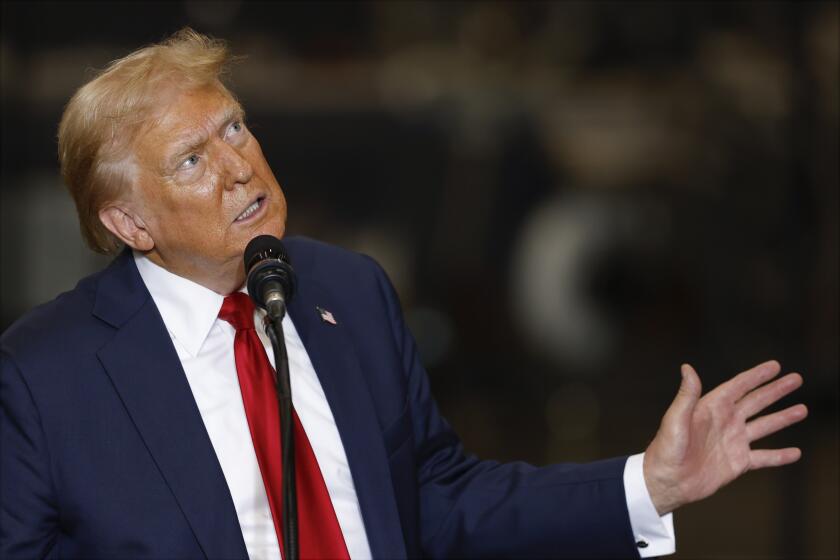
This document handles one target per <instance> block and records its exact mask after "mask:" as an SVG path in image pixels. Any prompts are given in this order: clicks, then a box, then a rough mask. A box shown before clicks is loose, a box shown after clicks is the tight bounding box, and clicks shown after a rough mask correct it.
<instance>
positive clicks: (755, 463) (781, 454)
mask: <svg viewBox="0 0 840 560" xmlns="http://www.w3.org/2000/svg"><path fill="white" fill-rule="evenodd" d="M800 457H802V451H800V450H799V448H798V447H786V448H784V449H754V450H753V451H750V470H755V469H763V468H766V467H781V466H783V465H789V464H790V463H795V462H796V461H798V460H799V458H800Z"/></svg>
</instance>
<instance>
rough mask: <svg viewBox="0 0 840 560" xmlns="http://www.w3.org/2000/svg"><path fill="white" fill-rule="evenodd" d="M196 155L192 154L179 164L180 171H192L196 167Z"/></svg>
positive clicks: (197, 158)
mask: <svg viewBox="0 0 840 560" xmlns="http://www.w3.org/2000/svg"><path fill="white" fill-rule="evenodd" d="M198 160H199V157H198V154H193V155H191V156H190V157H188V158H187V159H185V160H184V161H183V162H182V163H181V169H192V168H193V167H195V166H196V165H198Z"/></svg>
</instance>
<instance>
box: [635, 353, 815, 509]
mask: <svg viewBox="0 0 840 560" xmlns="http://www.w3.org/2000/svg"><path fill="white" fill-rule="evenodd" d="M780 371H781V366H780V365H779V363H778V362H776V361H770V362H765V363H763V364H760V365H757V366H755V367H754V368H752V369H749V370H747V371H745V372H743V373H740V374H738V375H736V376H735V377H733V378H732V379H730V380H729V381H727V382H726V383H723V384H721V385H720V386H718V387H717V388H715V389H714V390H712V391H711V392H709V393H707V394H706V395H705V396H704V397H702V398H701V397H700V394H701V384H700V377H698V375H697V372H696V371H694V368H692V367H691V366H690V365H688V364H684V365H683V366H682V368H681V372H682V383H681V384H680V388H679V391H678V393H677V397H676V398H675V399H674V402H673V403H672V404H671V406H670V408H668V411H667V412H666V413H665V416H664V417H663V419H662V423H661V425H660V426H659V431H658V432H657V433H656V437H655V438H654V439H653V441H652V442H651V443H650V445H649V446H648V448H647V450H646V451H645V459H644V476H645V483H646V484H647V488H648V492H649V493H650V496H651V499H652V501H653V505H654V506H655V507H656V510H657V512H659V515H664V514H666V513H669V512H671V511H674V510H675V509H677V508H678V507H680V506H682V505H685V504H688V503H691V502H696V501H698V500H701V499H703V498H705V497H707V496H710V495H712V494H714V493H715V492H716V491H717V490H718V489H719V488H721V487H722V486H724V485H726V484H728V483H729V482H732V481H733V480H735V479H736V478H738V477H739V476H741V475H742V474H744V473H746V472H747V471H751V470H755V469H761V468H764V467H778V466H782V465H787V464H789V463H793V462H795V461H797V460H798V459H799V457H800V456H801V455H802V453H801V452H800V450H799V448H796V447H788V448H785V449H751V448H750V444H751V443H752V442H754V441H756V440H758V439H761V438H763V437H765V436H768V435H770V434H773V433H775V432H777V431H779V430H781V429H783V428H786V427H788V426H790V425H791V424H794V423H796V422H799V421H800V420H803V419H804V418H805V417H806V416H807V415H808V409H807V408H806V407H805V405H803V404H797V405H794V406H791V407H789V408H786V409H784V410H780V411H778V412H774V413H772V414H767V415H765V416H760V417H756V418H753V417H754V416H755V415H756V414H758V413H759V412H761V411H762V410H764V409H765V408H767V407H768V406H770V405H771V404H773V403H775V402H776V401H778V400H779V399H781V398H782V397H784V396H785V395H787V394H788V393H790V392H792V391H794V390H796V389H797V388H799V386H800V385H802V376H800V375H799V374H798V373H790V374H788V375H785V376H784V377H781V378H780V379H777V380H776V381H773V382H772V383H767V382H768V381H770V380H771V379H773V378H774V377H776V376H777V375H778V374H779V372H780Z"/></svg>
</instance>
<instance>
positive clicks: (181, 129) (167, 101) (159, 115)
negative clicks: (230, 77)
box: [139, 86, 242, 150]
mask: <svg viewBox="0 0 840 560" xmlns="http://www.w3.org/2000/svg"><path fill="white" fill-rule="evenodd" d="M157 105H158V107H159V108H158V110H157V111H155V112H154V113H153V115H152V118H151V119H149V121H148V122H147V125H146V126H145V127H144V130H143V132H142V133H141V135H140V136H141V138H140V139H139V140H140V144H141V145H146V146H147V147H151V146H156V147H158V148H161V149H164V150H165V149H166V148H168V147H170V146H172V145H175V144H179V143H182V142H185V141H190V140H196V139H197V138H196V137H200V136H201V135H203V134H207V133H210V132H211V131H212V130H213V129H214V128H215V127H217V126H220V125H221V124H222V121H224V120H226V119H227V118H228V117H230V116H234V115H238V114H240V113H241V112H242V109H241V107H240V105H239V103H237V102H236V101H235V100H234V99H233V97H232V96H231V95H230V94H228V93H226V92H224V91H222V90H221V89H220V88H218V87H214V86H207V87H203V88H200V89H194V90H188V91H171V92H167V93H164V94H163V95H161V96H160V98H159V100H158V102H157Z"/></svg>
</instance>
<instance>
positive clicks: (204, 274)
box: [144, 250, 245, 296]
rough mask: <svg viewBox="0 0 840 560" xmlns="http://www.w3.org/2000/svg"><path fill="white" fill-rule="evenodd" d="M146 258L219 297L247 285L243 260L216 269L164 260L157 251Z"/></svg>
mask: <svg viewBox="0 0 840 560" xmlns="http://www.w3.org/2000/svg"><path fill="white" fill-rule="evenodd" d="M144 255H145V257H146V258H148V259H149V260H150V261H152V262H153V263H155V264H156V265H158V266H159V267H161V268H164V269H166V270H168V271H169V272H171V273H172V274H177V275H178V276H181V277H182V278H186V279H187V280H191V281H192V282H195V283H196V284H199V285H201V286H204V287H205V288H207V289H208V290H213V291H214V292H216V293H217V294H219V295H223V296H226V295H228V294H230V293H232V292H235V291H237V290H239V289H240V288H241V287H242V285H243V284H244V283H245V265H244V263H243V262H242V259H241V258H237V259H232V260H230V261H227V262H224V263H222V264H216V265H214V267H213V268H212V269H211V268H208V267H206V266H204V267H202V266H199V264H198V263H195V262H189V261H187V262H183V263H175V262H173V261H172V260H171V259H170V260H167V259H164V258H163V257H162V256H161V255H160V253H158V252H157V251H155V250H151V251H148V252H146V253H144Z"/></svg>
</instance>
